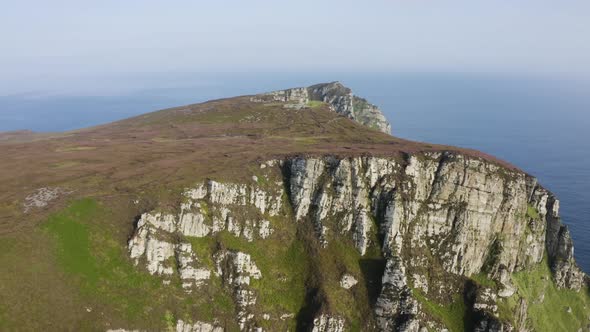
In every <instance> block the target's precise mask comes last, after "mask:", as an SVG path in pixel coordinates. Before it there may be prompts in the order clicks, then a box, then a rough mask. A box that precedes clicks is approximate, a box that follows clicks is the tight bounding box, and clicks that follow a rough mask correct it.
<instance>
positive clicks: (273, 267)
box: [189, 218, 308, 329]
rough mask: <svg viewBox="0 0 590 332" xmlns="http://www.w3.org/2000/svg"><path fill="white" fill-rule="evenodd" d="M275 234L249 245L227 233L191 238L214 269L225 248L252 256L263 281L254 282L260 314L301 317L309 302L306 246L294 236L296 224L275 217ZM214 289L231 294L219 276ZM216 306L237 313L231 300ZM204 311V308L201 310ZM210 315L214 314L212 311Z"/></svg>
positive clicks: (219, 300) (216, 301)
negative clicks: (307, 301) (299, 315)
mask: <svg viewBox="0 0 590 332" xmlns="http://www.w3.org/2000/svg"><path fill="white" fill-rule="evenodd" d="M271 224H272V228H273V229H274V232H273V234H272V235H271V236H270V237H269V238H267V239H264V240H262V239H257V240H256V241H253V242H248V241H247V240H246V239H244V238H242V237H235V236H234V235H232V234H230V233H229V232H227V231H221V232H219V233H218V234H216V235H215V236H214V237H205V238H189V240H190V242H191V244H192V248H193V250H194V251H195V253H196V254H197V256H198V257H199V259H200V260H201V262H203V263H204V264H205V265H207V266H208V267H209V268H211V269H213V268H214V262H213V259H212V257H213V255H214V253H215V252H216V251H217V250H218V245H222V246H223V247H224V248H226V249H229V250H237V251H242V252H244V253H247V254H249V255H250V256H251V258H252V260H253V262H254V263H255V264H256V266H257V267H258V268H259V269H260V271H261V273H262V278H261V279H258V280H255V279H251V280H250V287H251V288H252V289H253V290H254V291H255V292H256V294H257V303H256V309H255V311H256V312H257V313H258V314H259V315H262V314H270V315H271V317H273V318H275V319H276V318H278V317H279V316H280V315H282V314H285V313H293V314H295V315H296V314H297V312H298V311H299V310H300V308H301V307H302V306H303V305H304V303H305V294H306V292H305V281H306V278H307V274H308V271H307V266H308V258H307V254H306V252H305V248H304V246H303V244H302V243H301V242H300V241H298V240H297V239H296V237H295V235H294V231H295V227H294V226H295V225H293V224H289V223H285V220H283V219H282V218H271ZM210 283H211V287H218V289H219V292H220V294H228V290H227V289H223V288H222V285H221V281H220V279H219V278H218V277H215V276H214V277H212V279H211V282H210ZM210 306H212V307H216V308H217V311H220V310H221V311H225V312H226V313H227V312H230V313H233V312H234V310H235V309H234V304H233V302H232V300H231V298H230V297H229V295H226V296H220V297H213V298H212V303H211V304H210ZM201 309H202V308H201ZM209 311H210V312H213V311H215V310H213V309H212V308H211V310H209ZM260 324H261V325H262V326H263V327H268V328H271V329H272V328H273V327H274V328H276V326H271V325H269V326H265V324H276V321H274V322H273V321H272V320H271V321H264V320H261V321H260ZM284 324H286V327H288V328H290V329H294V328H295V320H294V319H293V320H291V321H287V322H285V323H284Z"/></svg>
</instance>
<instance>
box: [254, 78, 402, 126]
mask: <svg viewBox="0 0 590 332" xmlns="http://www.w3.org/2000/svg"><path fill="white" fill-rule="evenodd" d="M268 99H270V100H275V101H281V102H286V103H289V104H287V107H292V108H302V107H304V106H305V105H307V104H308V103H309V102H310V101H321V102H325V103H327V104H329V105H330V107H331V108H332V110H333V111H334V112H336V113H338V114H342V115H344V116H346V117H348V118H350V119H352V120H354V121H357V122H359V123H361V124H363V125H366V126H368V127H370V128H373V129H377V130H379V131H382V132H384V133H387V134H390V133H391V126H390V124H389V122H387V119H386V118H385V116H384V115H383V113H381V110H379V108H378V107H377V106H375V105H373V104H371V103H369V102H368V101H367V100H365V99H363V98H360V97H357V96H355V95H353V93H352V90H350V89H349V88H347V87H345V86H344V85H342V84H341V83H339V82H332V83H322V84H316V85H312V86H310V87H307V88H293V89H287V90H280V91H274V92H270V93H267V94H264V95H261V96H257V97H255V98H253V100H255V101H266V100H268Z"/></svg>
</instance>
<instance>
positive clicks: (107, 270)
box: [0, 98, 587, 331]
mask: <svg viewBox="0 0 590 332" xmlns="http://www.w3.org/2000/svg"><path fill="white" fill-rule="evenodd" d="M309 106H310V108H309V109H303V110H287V109H284V108H282V105H280V104H276V105H275V104H269V105H263V104H251V103H249V102H248V101H247V98H236V99H227V100H220V101H213V102H209V103H204V104H199V105H190V106H186V107H180V108H176V109H171V110H165V111H160V112H155V113H151V114H147V115H143V116H140V117H136V118H133V119H129V120H125V121H121V122H118V123H114V124H110V125H106V126H100V127H96V128H90V129H86V130H81V131H76V132H71V133H64V134H55V135H51V136H47V137H37V136H35V138H34V140H32V141H29V140H27V139H25V138H23V137H19V139H18V140H16V141H14V140H12V141H11V140H8V141H5V142H2V144H0V153H2V155H3V156H5V158H2V159H1V160H0V167H1V169H3V170H6V171H3V172H2V173H0V184H1V185H0V266H2V267H3V269H2V271H1V272H0V273H1V279H2V282H1V283H0V329H4V330H18V329H23V330H48V331H51V330H104V329H106V328H108V327H112V328H119V327H133V328H142V327H143V328H150V327H151V328H153V327H158V328H165V327H166V326H168V325H169V324H170V323H171V322H173V321H174V320H175V319H176V318H185V319H186V318H188V317H200V318H202V319H203V320H209V319H212V318H213V317H217V318H219V319H220V320H221V322H222V323H223V324H228V325H227V327H229V328H235V325H233V326H232V325H231V324H232V323H231V320H232V317H233V310H234V308H233V304H232V303H231V301H230V299H229V294H228V292H227V290H224V289H223V287H222V285H221V283H220V281H219V280H218V279H216V278H215V277H213V279H212V281H211V283H210V286H209V287H207V288H206V289H204V290H203V292H202V293H201V294H200V295H201V296H199V297H196V296H187V295H186V294H185V293H184V292H183V291H182V290H181V289H180V287H179V285H178V283H173V284H172V285H171V286H164V285H162V284H161V280H160V279H159V278H156V277H152V276H150V275H148V274H147V273H145V272H144V271H143V270H142V269H137V268H134V267H133V266H132V263H131V262H130V260H129V259H128V256H127V253H126V247H125V246H126V240H127V237H128V236H129V234H130V231H131V224H132V223H131V222H130V221H132V220H133V217H134V216H135V215H136V214H137V213H139V212H141V211H140V210H149V209H151V208H153V207H155V206H161V207H166V206H168V207H171V206H172V207H173V206H177V204H178V202H177V201H176V200H177V198H176V197H177V195H178V193H179V192H180V190H182V188H184V187H186V186H187V185H189V184H191V183H194V182H195V181H196V180H200V179H204V178H206V177H213V178H218V179H224V180H226V181H244V180H245V179H249V178H250V177H251V174H252V173H255V172H256V171H257V170H256V167H255V166H256V165H258V161H259V160H264V159H268V158H271V157H277V156H279V157H280V156H286V155H293V154H327V153H329V154H338V155H359V154H373V155H387V156H398V154H399V153H402V152H416V151H432V150H436V151H440V150H456V151H460V152H462V153H465V154H469V155H472V156H475V157H486V156H485V155H483V154H481V153H478V152H475V151H469V150H463V149H457V148H453V147H445V146H436V145H424V144H420V143H415V142H409V141H405V140H401V139H397V138H394V137H390V136H387V135H385V134H382V133H379V132H376V131H371V130H367V129H366V128H364V127H362V126H360V125H358V124H356V123H354V122H352V121H350V120H348V119H346V118H344V117H340V116H336V115H335V114H334V113H332V112H330V111H328V110H327V108H326V106H325V105H323V104H322V103H312V104H311V105H309ZM495 161H496V162H500V163H502V162H501V161H497V160H495ZM252 165H255V166H252ZM259 179H261V180H262V179H263V178H262V177H259ZM43 186H60V187H63V188H66V189H68V190H71V191H73V193H72V194H69V195H68V196H65V197H62V198H61V199H60V200H58V201H57V202H54V203H53V204H51V205H50V206H49V208H48V209H42V210H38V211H34V212H33V213H32V214H26V215H25V214H23V212H22V206H21V204H22V200H23V198H24V197H25V196H26V195H28V194H29V193H31V192H32V191H33V190H34V189H36V188H39V187H43ZM84 197H94V199H83V198H84ZM137 198H141V201H142V204H143V205H142V206H139V207H130V206H128V205H126V203H125V204H124V203H122V202H131V201H132V200H134V199H137ZM68 202H72V203H71V204H70V203H68ZM143 202H147V203H143ZM531 213H533V211H531ZM271 222H272V223H273V227H274V228H275V229H276V230H277V233H276V234H275V235H276V236H277V238H275V240H271V239H269V240H267V242H266V244H265V247H262V246H257V245H255V244H253V243H248V242H246V241H244V240H241V239H236V238H234V237H233V236H231V235H229V234H226V233H221V234H219V235H218V236H217V237H216V238H210V239H193V240H192V241H191V242H192V244H193V247H194V248H195V250H196V251H197V252H198V253H201V254H204V255H200V257H205V258H204V260H205V261H207V258H206V257H208V256H207V254H209V255H210V254H211V252H212V250H214V248H215V246H217V245H218V244H219V243H221V244H223V245H224V246H226V247H227V248H231V249H240V250H244V251H247V252H248V253H250V254H251V255H252V257H253V258H254V261H255V262H256V263H257V264H258V266H259V267H260V269H261V270H262V273H263V276H265V277H264V278H263V279H261V280H260V281H254V282H253V287H254V288H255V289H256V290H257V291H258V292H259V293H260V295H261V296H259V302H258V303H259V307H258V310H260V312H264V313H270V314H271V315H274V316H276V315H277V314H278V313H279V312H283V311H293V312H297V310H298V309H300V307H301V305H302V303H303V302H304V300H305V287H306V286H309V283H310V282H315V283H318V282H319V283H320V284H321V287H320V288H321V292H322V293H323V295H324V296H325V298H326V301H327V306H328V308H327V309H329V310H333V311H338V312H341V313H343V314H344V315H345V316H346V318H347V320H348V322H349V324H350V325H351V326H352V327H353V328H354V329H356V330H361V329H362V326H363V323H366V320H367V319H368V317H369V315H368V312H369V306H370V303H371V301H373V300H374V297H375V289H374V284H375V283H374V281H375V279H376V278H375V275H378V274H379V269H381V268H382V266H381V265H382V261H381V257H380V255H379V254H378V248H373V251H375V249H377V251H375V252H370V253H369V255H368V256H367V257H363V258H362V259H361V257H360V256H359V255H358V253H357V252H356V250H355V249H354V248H352V245H351V243H349V241H344V240H334V239H333V240H332V241H330V245H329V247H328V248H327V250H324V251H320V252H319V254H318V255H316V257H309V255H308V253H309V252H313V250H310V248H307V247H306V246H307V245H309V244H308V243H305V241H304V240H305V237H303V238H302V237H301V235H300V233H301V232H302V230H301V229H298V226H295V225H293V224H292V220H291V218H290V217H289V216H286V217H284V218H276V219H274V220H271ZM208 262H209V264H212V261H210V260H209V261H208ZM285 271H287V272H285ZM344 271H346V272H348V273H352V274H353V275H355V276H356V277H357V279H359V281H360V282H359V286H358V287H356V288H355V290H353V292H352V293H351V292H347V291H343V290H342V289H341V288H339V287H338V280H339V278H340V276H341V274H342V273H343V272H344ZM312 275H313V276H315V277H314V278H316V277H317V278H318V279H319V280H311V279H310V276H312ZM284 277H287V279H286V281H281V280H285V279H284ZM312 279H313V278H312ZM522 282H523V283H525V284H527V283H528V282H529V281H522ZM530 282H531V285H534V284H535V283H534V282H533V281H530ZM525 289H527V288H526V287H523V292H524V291H525ZM531 292H533V290H531ZM554 293H555V294H558V293H557V292H554ZM531 294H534V293H531ZM550 294H551V291H550V290H548V291H547V294H546V297H547V299H548V300H547V301H548V302H547V303H548V304H549V306H547V308H546V309H538V310H541V311H540V312H539V315H542V314H543V311H542V310H545V311H544V312H553V311H555V310H557V309H556V308H555V306H560V305H562V304H563V303H564V301H565V300H564V301H562V302H558V301H553V300H550V299H551V297H550ZM558 295H561V293H559V294H558ZM531 296H532V295H531ZM556 296H557V295H556ZM563 296H566V295H563ZM567 296H572V298H578V297H577V296H578V295H575V296H573V295H567ZM417 297H418V298H419V299H421V298H420V296H419V294H417ZM580 299H581V300H580V301H582V302H583V303H584V304H587V302H586V301H587V298H586V297H581V298H580ZM422 300H423V301H424V306H425V308H426V309H427V310H428V311H430V312H431V313H432V315H433V316H436V317H439V318H440V319H441V320H442V321H443V322H444V323H446V324H447V325H449V327H450V328H452V329H453V330H461V326H462V325H461V322H462V317H461V311H462V310H463V309H462V308H461V307H460V304H461V303H459V302H457V304H456V305H452V306H451V307H450V308H447V307H446V306H445V305H439V304H436V303H434V302H430V301H428V299H426V298H425V297H424V298H422ZM568 301H569V300H568ZM571 301H572V302H575V301H574V300H571ZM531 303H532V302H531ZM571 306H572V308H573V314H575V315H576V317H578V316H577V315H579V312H580V310H581V309H579V308H581V307H580V306H579V305H577V304H575V303H574V304H573V305H571ZM87 309H90V310H87ZM531 310H532V312H531V317H533V315H534V314H535V311H534V310H537V309H535V307H531ZM463 311H464V310H463ZM560 317H561V316H560ZM564 317H566V318H567V316H564ZM362 321H363V323H361V322H362ZM539 321H542V320H541V319H540V320H539ZM109 324H110V325H109ZM263 324H271V322H266V323H265V322H263ZM281 324H284V325H285V326H284V327H290V328H293V327H294V322H293V321H288V322H286V323H281ZM548 324H549V323H548ZM17 327H18V328H17Z"/></svg>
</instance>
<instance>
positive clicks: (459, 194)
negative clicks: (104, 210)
mask: <svg viewBox="0 0 590 332" xmlns="http://www.w3.org/2000/svg"><path fill="white" fill-rule="evenodd" d="M318 89H320V90H321V89H322V88H321V87H315V88H310V89H309V91H312V93H323V92H317V90H318ZM302 91H308V90H302ZM314 91H316V92H314ZM300 92H301V91H300ZM290 93H292V94H298V93H299V92H294V91H291V92H290ZM301 93H303V94H305V93H304V92H301ZM306 98H307V97H306ZM332 102H335V101H332ZM262 168H264V169H265V171H271V170H272V171H274V173H268V175H265V176H266V178H265V182H266V185H265V186H264V187H263V186H261V185H259V184H258V183H257V182H256V183H250V184H232V183H221V182H216V181H211V180H210V181H207V182H206V183H203V184H199V185H198V186H196V187H194V188H189V189H187V190H186V191H185V193H184V194H183V197H184V200H183V202H182V203H181V206H179V208H178V211H177V212H171V213H163V212H158V211H152V212H148V213H146V214H144V215H142V217H141V219H140V220H139V223H138V225H137V229H136V232H135V235H134V236H133V237H132V239H131V240H130V242H129V253H130V256H131V258H133V259H134V260H135V262H136V264H141V265H144V266H145V268H146V269H147V270H148V271H149V272H150V273H152V274H157V275H162V276H163V277H164V282H169V281H166V280H169V279H170V278H171V277H172V276H174V275H178V276H179V277H180V279H181V281H182V285H183V287H184V288H185V289H186V290H187V291H188V292H190V291H198V289H199V287H201V286H202V285H203V284H206V283H208V282H209V280H210V279H211V278H212V277H213V276H217V277H220V278H221V279H222V281H223V284H224V285H225V287H227V288H228V289H230V290H231V294H232V296H233V299H234V301H235V303H236V318H235V319H236V321H237V322H238V324H239V327H240V329H242V330H256V329H262V327H261V324H260V322H261V321H262V320H263V319H264V318H263V317H265V315H266V314H261V313H260V312H259V310H257V309H256V308H257V299H258V298H259V297H260V296H261V294H259V292H257V291H256V290H255V289H252V288H251V287H250V280H251V279H261V278H262V279H263V280H264V278H265V277H266V276H265V271H263V270H262V271H261V269H259V267H258V266H257V265H256V262H254V260H253V259H252V257H250V255H249V253H248V252H238V251H234V250H228V249H225V248H219V249H218V250H216V252H214V253H213V254H212V259H213V261H214V262H215V267H210V268H207V267H206V266H204V265H203V264H202V263H201V261H202V260H203V257H197V255H195V253H194V252H193V251H192V250H191V248H190V245H188V244H187V243H188V240H186V239H187V237H208V236H213V235H214V234H216V233H218V232H224V231H225V232H228V233H230V234H232V236H234V237H236V238H243V239H246V240H247V241H255V242H256V243H257V244H258V245H259V246H260V247H264V246H265V242H264V241H265V239H267V238H270V239H272V238H273V236H275V234H274V233H273V231H274V229H273V226H272V225H271V223H270V222H269V221H268V220H269V219H271V218H274V217H283V218H286V219H284V221H283V222H286V223H288V224H291V225H306V224H308V225H312V227H311V229H312V230H313V236H314V238H315V241H317V243H318V246H319V248H320V249H319V250H320V251H322V250H328V248H329V247H330V245H331V243H333V242H342V241H348V242H350V243H352V245H353V246H354V248H355V249H356V250H357V251H358V254H359V255H360V256H361V257H362V256H365V255H368V252H369V251H371V252H372V255H375V252H377V255H379V257H381V259H382V260H383V262H384V270H383V271H382V274H381V275H380V277H379V279H380V280H381V285H380V287H379V289H380V291H379V293H378V296H377V298H376V301H375V303H374V305H373V306H372V310H373V315H374V323H373V325H368V326H366V327H364V328H365V329H367V330H380V331H392V330H398V331H424V330H425V329H435V330H437V329H444V328H445V326H444V324H442V323H441V322H439V321H433V320H432V319H431V318H430V316H429V315H428V314H427V313H426V312H425V310H424V308H422V306H421V304H420V301H418V298H417V297H416V294H422V295H420V296H428V297H429V298H434V299H445V298H448V297H449V294H470V295H469V296H468V297H469V298H471V300H469V301H470V305H471V306H472V308H471V310H472V311H473V312H474V313H475V314H474V315H475V316H474V317H477V319H478V321H477V322H476V324H475V326H476V330H478V331H503V330H506V331H508V330H511V329H513V328H518V329H521V328H522V329H525V328H526V326H525V325H526V324H525V323H522V324H524V325H523V326H516V325H518V324H520V323H518V322H504V321H501V320H499V319H498V317H497V315H498V309H497V304H496V302H497V301H498V298H504V297H511V296H516V295H515V293H516V292H517V291H518V289H517V287H516V286H515V285H514V283H513V281H512V279H511V275H512V274H513V273H515V272H518V271H523V270H527V269H530V268H533V267H534V266H536V265H539V264H541V263H542V262H543V260H544V258H545V257H547V259H548V260H549V264H550V266H551V270H552V273H553V279H554V281H555V283H556V285H557V286H558V287H561V288H569V289H573V290H579V289H580V288H581V287H582V286H583V283H584V279H585V274H584V273H583V272H582V271H581V270H580V269H579V268H578V267H577V265H576V263H575V261H574V258H573V245H572V240H571V237H570V236H569V232H568V230H567V227H566V226H564V225H563V224H561V222H560V218H559V201H558V200H557V199H556V198H555V197H554V196H553V195H552V194H551V193H550V192H549V191H547V190H546V189H544V188H543V187H541V186H540V185H539V184H537V181H536V179H534V178H533V177H530V176H528V175H526V174H524V173H521V172H518V171H514V170H508V169H506V168H503V167H501V166H498V165H495V164H493V163H490V162H488V161H485V160H482V159H475V158H470V157H466V156H463V155H460V154H457V153H450V152H444V153H442V152H441V153H420V154H416V155H405V156H403V157H400V158H393V157H388V158H381V157H369V156H366V157H349V158H336V157H331V156H325V157H296V158H288V159H285V160H272V161H269V162H266V163H264V164H263V165H261V169H262ZM272 174H274V175H272ZM277 174H278V175H277ZM172 234H176V236H172ZM173 257H175V259H173ZM315 268H317V269H318V270H320V274H321V273H322V272H321V269H322V268H323V267H322V266H317V267H315ZM344 272H346V273H351V271H344ZM346 273H345V274H344V275H343V276H342V279H340V277H338V280H340V286H338V285H334V286H325V287H326V288H327V289H329V288H330V287H336V288H338V287H341V288H343V289H345V291H350V288H351V287H352V288H354V287H356V286H355V285H356V279H354V276H353V275H349V274H346ZM353 274H354V273H353ZM476 275H485V276H487V277H489V278H491V279H492V280H494V281H495V282H496V283H497V285H498V287H481V286H474V285H470V284H469V283H467V284H466V282H465V281H466V280H469V279H468V278H470V277H473V276H476ZM357 277H359V276H358V275H357ZM350 278H352V280H355V282H354V283H349V282H348V281H347V282H346V283H345V286H342V280H345V279H346V280H351V279H350ZM322 287H323V286H322ZM320 288H321V287H320ZM323 296H324V298H325V297H327V298H329V297H330V295H329V294H328V295H325V294H324V295H323ZM322 298H323V297H322V296H317V297H316V299H315V300H314V301H315V302H314V303H315V304H314V305H316V306H317V307H318V308H323V309H317V310H316V311H312V312H311V316H310V317H309V318H308V319H310V321H309V324H308V325H307V326H308V329H310V330H313V331H343V330H346V329H347V324H350V322H349V321H347V320H346V319H345V314H344V313H343V312H339V311H338V310H336V309H334V308H333V307H329V306H328V307H326V306H322V303H319V304H318V303H317V302H321V301H322V300H321V299H322ZM318 299H319V300H318ZM328 300H329V299H328ZM523 301H524V300H522V299H521V306H522V308H524V309H522V310H521V311H522V313H521V315H520V316H518V317H521V318H522V317H523V316H522V315H524V319H521V318H518V319H517V321H522V322H525V321H526V310H527V309H526V302H523ZM295 314H296V313H292V312H284V313H283V316H282V317H293V316H294V315H295ZM289 315H291V316H289ZM183 326H184V325H183ZM185 329H186V328H185Z"/></svg>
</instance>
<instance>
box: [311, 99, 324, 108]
mask: <svg viewBox="0 0 590 332" xmlns="http://www.w3.org/2000/svg"><path fill="white" fill-rule="evenodd" d="M322 105H326V103H324V102H323V101H319V100H310V101H308V102H307V106H308V107H311V108H316V107H321V106H322Z"/></svg>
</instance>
